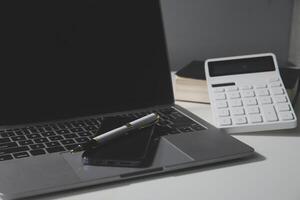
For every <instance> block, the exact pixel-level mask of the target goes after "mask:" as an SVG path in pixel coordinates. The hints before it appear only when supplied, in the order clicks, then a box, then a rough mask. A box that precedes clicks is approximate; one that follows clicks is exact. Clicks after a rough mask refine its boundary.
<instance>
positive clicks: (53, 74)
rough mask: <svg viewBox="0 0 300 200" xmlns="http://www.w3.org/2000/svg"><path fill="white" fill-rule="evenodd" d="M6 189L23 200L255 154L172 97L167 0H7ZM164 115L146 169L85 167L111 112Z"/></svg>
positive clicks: (2, 175)
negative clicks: (85, 146) (83, 148)
mask: <svg viewBox="0 0 300 200" xmlns="http://www.w3.org/2000/svg"><path fill="white" fill-rule="evenodd" d="M0 9H1V14H2V16H4V17H1V23H0V24H1V33H0V35H1V37H0V43H1V45H0V49H1V59H0V63H1V67H0V74H1V79H0V90H1V99H0V111H1V112H0V124H1V126H0V127H1V129H0V192H1V198H3V199H17V198H24V197H30V196H35V195H40V194H46V193H51V192H56V191H63V190H69V189H75V188H80V187H86V186H90V185H96V184H105V183H111V182H116V181H122V180H128V179H132V178H136V177H143V176H149V175H155V174H161V173H166V172H171V171H175V170H180V169H187V168H189V167H195V166H202V165H206V164H211V163H216V162H221V161H226V160H232V159H237V158H241V157H245V156H250V155H251V154H252V153H253V149H252V148H251V147H249V146H248V145H246V144H244V143H242V142H240V141H238V140H236V139H234V138H233V137H231V136H229V135H227V134H225V133H223V132H221V131H220V130H218V129H216V128H215V127H213V126H212V125H210V124H209V123H207V122H205V121H204V120H202V119H200V118H199V117H197V116H195V115H194V114H192V113H190V112H188V111H187V110H185V109H183V108H182V107H180V106H178V105H176V104H175V103H174V96H173V90H172V84H171V77H170V69H169V63H168V58H167V48H166V41H165V35H164V30H163V22H162V16H161V9H160V4H159V0H145V1H138V0H131V1H118V2H115V1H94V0H86V1H73V0H72V1H70V0H51V1H50V0H45V1H38V0H26V1H24V0H22V1H21V0H17V1H1V3H0ZM152 112H155V113H158V114H159V115H160V116H161V119H162V120H161V122H160V124H159V127H158V129H157V130H158V131H157V134H159V135H160V140H159V144H158V147H157V150H156V155H155V157H154V159H153V162H152V164H151V165H150V166H148V167H146V168H132V167H109V166H106V167H105V166H89V165H83V164H82V160H81V154H82V152H79V153H75V154H71V153H69V152H68V151H69V150H70V149H72V148H74V146H76V145H78V144H80V143H84V142H86V141H88V140H90V138H92V137H93V136H94V135H95V134H96V132H97V130H98V129H101V121H102V120H103V119H105V118H106V117H113V116H118V117H123V118H128V119H129V118H130V119H134V118H138V117H141V116H144V115H146V114H148V113H152Z"/></svg>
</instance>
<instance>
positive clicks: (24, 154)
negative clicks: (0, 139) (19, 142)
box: [13, 152, 29, 158]
mask: <svg viewBox="0 0 300 200" xmlns="http://www.w3.org/2000/svg"><path fill="white" fill-rule="evenodd" d="M13 156H14V157H15V158H25V157H29V154H28V153H27V152H20V153H14V154H13Z"/></svg>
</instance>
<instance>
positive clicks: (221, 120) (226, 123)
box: [219, 117, 232, 126]
mask: <svg viewBox="0 0 300 200" xmlns="http://www.w3.org/2000/svg"><path fill="white" fill-rule="evenodd" d="M231 124H232V122H231V119H230V118H225V117H222V118H219V125H220V126H230V125H231Z"/></svg>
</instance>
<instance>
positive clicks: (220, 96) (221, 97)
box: [214, 94, 226, 100]
mask: <svg viewBox="0 0 300 200" xmlns="http://www.w3.org/2000/svg"><path fill="white" fill-rule="evenodd" d="M214 97H215V100H225V99H226V96H225V94H215V95H214Z"/></svg>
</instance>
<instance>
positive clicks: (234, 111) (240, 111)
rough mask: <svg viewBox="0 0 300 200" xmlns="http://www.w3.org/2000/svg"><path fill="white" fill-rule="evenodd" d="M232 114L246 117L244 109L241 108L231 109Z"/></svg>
mask: <svg viewBox="0 0 300 200" xmlns="http://www.w3.org/2000/svg"><path fill="white" fill-rule="evenodd" d="M230 112H231V114H232V115H244V114H245V111H244V108H239V107H237V108H231V109H230Z"/></svg>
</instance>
